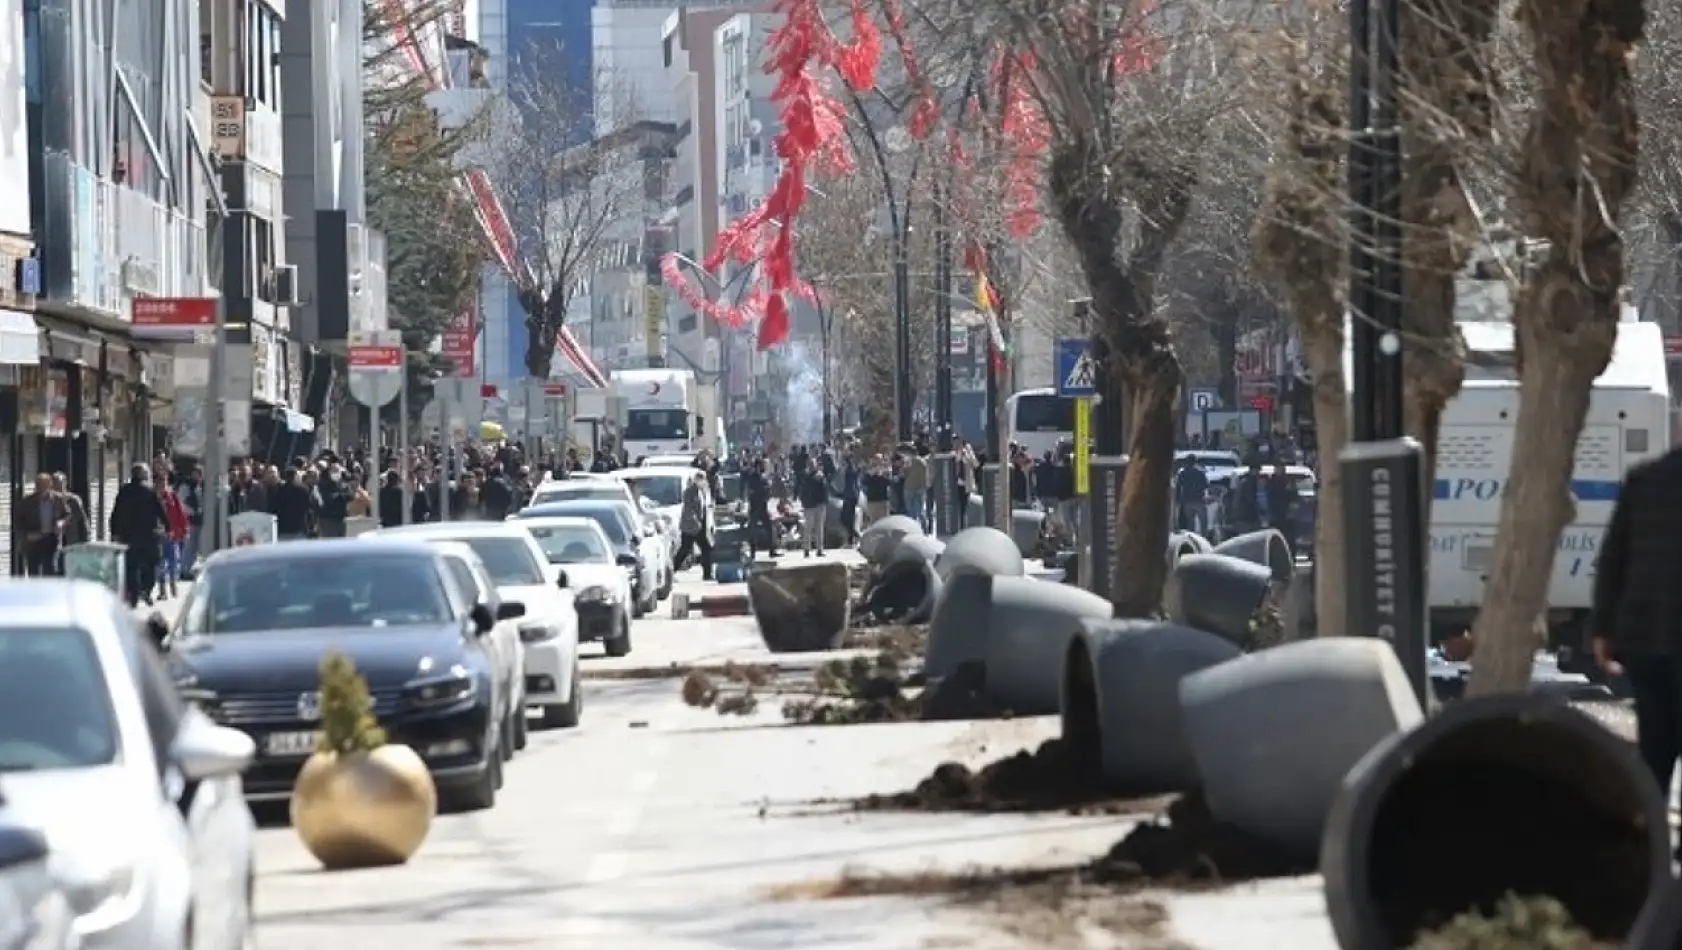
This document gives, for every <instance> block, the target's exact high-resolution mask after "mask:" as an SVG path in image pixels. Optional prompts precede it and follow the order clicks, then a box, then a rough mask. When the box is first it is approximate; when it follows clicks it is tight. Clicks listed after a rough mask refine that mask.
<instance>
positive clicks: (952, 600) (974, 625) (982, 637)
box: [923, 546, 993, 679]
mask: <svg viewBox="0 0 1682 950" xmlns="http://www.w3.org/2000/svg"><path fill="white" fill-rule="evenodd" d="M948 547H950V546H948ZM942 585H943V587H942V589H941V592H940V599H939V600H937V601H935V605H934V616H933V617H931V618H929V653H928V656H927V657H925V658H924V661H923V669H924V671H925V672H927V674H928V677H929V679H940V678H942V677H946V676H951V675H952V674H953V673H955V672H957V669H958V667H959V666H961V665H963V664H965V663H980V662H982V661H984V660H985V659H986V658H987V630H988V626H989V624H991V623H992V611H993V575H991V574H983V573H980V572H977V571H969V572H965V573H961V574H958V575H955V576H953V577H951V578H948V579H943V580H942Z"/></svg>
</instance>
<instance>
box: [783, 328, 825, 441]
mask: <svg viewBox="0 0 1682 950" xmlns="http://www.w3.org/2000/svg"><path fill="white" fill-rule="evenodd" d="M783 360H784V365H786V366H787V367H788V369H789V373H788V390H787V392H786V393H784V397H785V398H784V400H783V405H784V406H785V407H786V410H787V413H788V417H787V418H786V419H784V420H783V421H784V423H785V426H786V428H785V430H784V431H785V433H786V435H787V438H788V440H789V442H790V444H799V443H807V442H818V441H821V440H822V439H823V362H822V360H820V359H819V358H818V355H817V353H815V352H814V351H813V348H812V347H810V346H808V345H807V344H805V343H803V342H799V341H794V340H791V341H789V342H787V343H785V344H783Z"/></svg>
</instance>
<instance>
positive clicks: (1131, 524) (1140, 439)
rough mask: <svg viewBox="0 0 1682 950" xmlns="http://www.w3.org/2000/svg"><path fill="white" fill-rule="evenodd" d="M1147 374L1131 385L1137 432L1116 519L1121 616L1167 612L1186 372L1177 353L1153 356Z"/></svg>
mask: <svg viewBox="0 0 1682 950" xmlns="http://www.w3.org/2000/svg"><path fill="white" fill-rule="evenodd" d="M1142 375H1143V376H1144V378H1142V379H1140V380H1139V381H1138V382H1135V383H1132V384H1131V385H1129V387H1128V391H1129V393H1130V402H1131V403H1132V406H1133V434H1132V438H1131V440H1130V441H1129V443H1128V463H1127V477H1126V478H1125V479H1124V480H1123V481H1122V483H1121V510H1120V511H1119V512H1117V514H1116V524H1117V525H1118V526H1119V531H1120V534H1121V537H1120V539H1119V542H1120V543H1119V544H1118V545H1117V549H1116V560H1115V572H1114V574H1112V575H1111V577H1110V602H1111V603H1112V604H1114V605H1115V616H1117V617H1141V618H1149V617H1155V616H1158V615H1159V614H1160V613H1161V611H1162V588H1163V585H1164V584H1166V583H1167V581H1168V558H1167V556H1166V554H1165V552H1166V551H1167V550H1168V533H1169V532H1170V531H1171V530H1172V529H1173V523H1172V521H1171V518H1170V509H1171V505H1170V503H1169V499H1170V498H1171V497H1172V496H1173V491H1174V431H1175V426H1174V416H1175V414H1176V412H1177V410H1178V409H1179V407H1180V386H1181V384H1182V382H1183V380H1184V374H1183V373H1182V372H1181V370H1180V363H1179V360H1177V359H1175V358H1174V355H1173V353H1172V352H1169V353H1167V354H1166V358H1163V357H1160V356H1159V357H1158V358H1157V359H1154V360H1151V361H1149V370H1148V372H1147V373H1145V374H1142Z"/></svg>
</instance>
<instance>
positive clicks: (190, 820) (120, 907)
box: [0, 580, 256, 950]
mask: <svg viewBox="0 0 1682 950" xmlns="http://www.w3.org/2000/svg"><path fill="white" fill-rule="evenodd" d="M155 626H156V628H157V629H156V630H149V631H148V633H143V632H142V631H141V630H140V629H138V628H139V627H140V624H138V623H137V622H136V621H135V619H134V616H133V615H132V614H131V613H129V611H128V609H127V607H125V606H124V605H123V603H122V602H121V601H120V600H118V599H117V597H116V596H115V595H113V594H112V593H111V591H109V590H107V589H106V588H105V587H103V586H101V585H97V584H92V583H88V582H86V581H63V580H35V581H16V582H10V583H0V787H3V790H4V795H5V801H4V804H0V823H7V824H13V823H15V824H18V825H22V826H26V827H34V828H38V829H40V830H41V831H42V832H43V833H45V835H46V837H47V840H48V841H49V842H50V843H51V853H50V855H49V857H48V868H49V870H50V872H51V874H52V876H53V878H54V879H55V881H56V883H57V884H58V886H59V888H60V889H62V891H63V892H64V894H65V895H66V897H67V898H68V902H69V905H70V910H71V912H72V913H73V914H75V923H74V925H73V927H74V930H75V932H76V934H77V936H79V937H80V939H81V946H82V948H84V950H182V948H183V947H190V948H191V950H240V948H241V947H243V946H244V945H245V943H246V940H247V937H248V934H249V931H250V926H251V906H250V904H249V902H248V895H249V894H250V892H251V887H252V884H253V881H254V879H255V869H254V867H253V862H252V856H253V845H252V842H253V837H254V828H253V822H252V819H251V811H250V810H249V809H248V808H247V807H246V804H245V794H244V789H243V787H242V784H241V782H240V773H241V772H243V771H244V770H245V768H246V767H247V766H248V765H249V764H250V763H251V760H252V757H253V756H254V754H255V752H256V750H255V748H254V746H253V744H252V741H251V738H250V737H249V736H247V735H246V734H244V733H243V732H239V731H236V730H233V729H228V728H225V727H222V726H218V725H216V724H215V723H213V722H211V720H210V718H209V717H207V716H206V715H205V714H204V713H202V712H200V711H199V710H198V709H197V708H195V707H194V706H192V705H189V704H188V703H187V702H185V701H184V698H183V695H182V694H181V693H180V692H179V691H177V689H176V686H175V684H174V682H173V680H172V679H171V677H170V675H169V672H168V670H167V669H166V668H165V664H164V660H163V658H162V656H161V655H160V654H159V653H158V650H157V647H156V645H155V644H154V643H152V642H148V636H150V637H151V638H153V639H161V634H162V632H163V627H162V623H161V621H159V622H157V623H156V624H155Z"/></svg>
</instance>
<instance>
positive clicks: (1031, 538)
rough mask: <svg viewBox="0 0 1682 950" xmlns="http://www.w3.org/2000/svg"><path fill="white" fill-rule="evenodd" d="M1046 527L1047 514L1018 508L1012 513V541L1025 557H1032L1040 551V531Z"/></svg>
mask: <svg viewBox="0 0 1682 950" xmlns="http://www.w3.org/2000/svg"><path fill="white" fill-rule="evenodd" d="M1044 525H1045V512H1043V511H1035V510H1033V509H1032V508H1016V509H1013V510H1012V511H1011V513H1010V539H1011V540H1012V541H1015V542H1016V550H1017V552H1018V553H1020V554H1021V555H1022V556H1023V557H1031V556H1033V553H1034V552H1035V551H1037V550H1039V546H1040V530H1041V528H1042V527H1043V526H1044Z"/></svg>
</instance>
